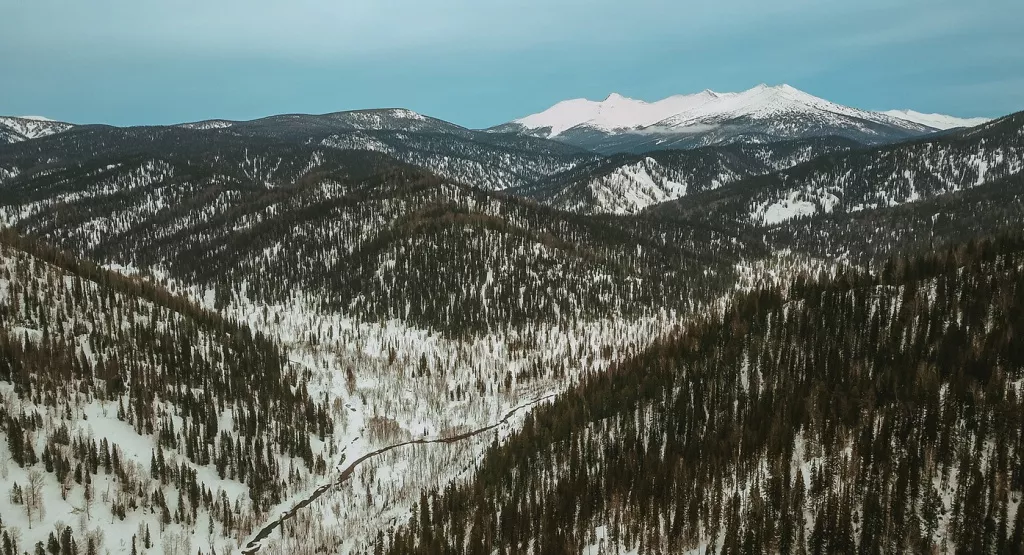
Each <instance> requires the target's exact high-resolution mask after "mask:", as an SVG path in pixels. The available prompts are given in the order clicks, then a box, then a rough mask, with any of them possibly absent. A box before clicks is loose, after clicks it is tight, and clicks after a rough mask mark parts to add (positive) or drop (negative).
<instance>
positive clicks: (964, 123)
mask: <svg viewBox="0 0 1024 555" xmlns="http://www.w3.org/2000/svg"><path fill="white" fill-rule="evenodd" d="M882 113H883V114H885V115H887V116H892V117H894V118H899V119H902V120H906V121H912V122H914V123H920V124H921V125H927V126H928V127H934V128H935V129H942V130H946V129H956V128H958V127H974V126H976V125H981V124H983V123H986V122H989V121H992V120H990V119H989V118H958V117H955V116H947V115H945V114H922V113H921V112H915V111H914V110H888V111H885V112H882Z"/></svg>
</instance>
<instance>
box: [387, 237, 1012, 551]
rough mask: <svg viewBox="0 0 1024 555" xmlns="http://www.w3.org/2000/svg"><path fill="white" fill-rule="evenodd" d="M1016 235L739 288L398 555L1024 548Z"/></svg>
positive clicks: (418, 515) (583, 393) (572, 404)
mask: <svg viewBox="0 0 1024 555" xmlns="http://www.w3.org/2000/svg"><path fill="white" fill-rule="evenodd" d="M1022 284H1024V237H1021V236H1012V237H1000V238H997V239H993V240H988V241H983V242H981V243H979V244H974V243H971V244H968V245H965V246H961V247H957V248H949V249H944V250H942V251H940V252H939V253H937V254H935V255H933V256H928V257H923V258H911V259H903V258H900V259H894V260H893V261H891V262H890V263H889V264H887V265H885V266H884V268H883V269H882V270H881V271H880V272H879V273H878V274H876V275H868V274H863V273H855V272H844V273H841V274H840V275H838V276H836V278H835V279H832V280H812V279H807V278H800V279H798V280H797V281H796V283H794V284H793V286H792V287H791V288H789V290H788V291H786V292H781V291H778V290H762V291H756V292H753V293H750V294H747V295H745V296H743V297H741V298H738V299H737V300H736V301H735V303H734V304H733V307H732V308H731V309H730V310H729V311H728V312H727V313H726V314H725V315H724V316H723V317H722V318H720V319H719V318H715V319H713V320H711V321H708V322H705V323H697V324H694V325H692V326H690V327H689V328H688V329H686V330H685V331H683V332H682V333H681V334H679V335H678V336H676V337H674V338H672V339H669V340H666V341H663V342H660V343H658V344H656V345H655V346H654V347H652V348H651V349H649V350H648V351H646V352H644V353H642V354H641V355H639V356H638V357H636V358H634V359H631V360H628V361H627V362H624V363H622V364H619V365H617V366H616V367H614V368H613V369H612V370H611V371H609V372H608V373H605V374H600V375H594V376H591V377H590V378H589V379H587V380H586V381H585V382H584V383H583V384H582V385H581V386H580V387H579V388H577V389H576V390H574V391H572V392H570V393H568V394H566V395H565V396H563V397H562V398H560V399H559V400H558V401H557V402H556V403H554V404H552V405H550V406H547V407H544V408H541V409H538V410H537V411H536V412H535V413H533V414H531V416H530V417H529V418H528V419H527V422H526V424H525V426H524V428H523V430H522V431H521V433H519V434H517V435H516V436H514V437H512V438H511V439H510V440H509V441H507V442H506V443H504V444H502V445H497V444H496V445H495V446H493V447H492V448H491V450H490V451H489V453H488V455H487V456H486V457H485V459H484V461H483V463H482V464H481V467H480V469H479V471H478V473H477V474H476V476H475V478H474V479H473V481H471V482H470V483H469V484H467V485H465V486H461V487H456V486H450V487H449V488H448V489H447V490H446V491H444V492H434V493H431V494H429V495H425V496H424V498H423V499H422V500H421V502H420V503H419V505H418V507H417V509H416V510H415V512H414V515H413V516H412V518H411V519H410V521H409V523H408V525H406V526H404V527H402V528H400V529H399V530H397V531H394V532H393V533H392V534H391V536H390V537H385V536H382V537H381V538H380V539H379V545H380V547H381V548H382V549H384V550H386V551H387V552H389V553H394V554H399V553H401V554H408V553H494V552H495V551H497V552H498V553H509V554H511V553H545V554H549V553H578V552H579V551H580V549H581V548H582V547H584V546H586V545H594V543H595V538H596V534H595V528H596V527H598V526H603V527H604V528H603V529H604V530H605V531H606V535H605V536H604V542H605V543H604V545H603V546H602V549H603V550H604V552H605V553H614V552H616V551H615V550H616V549H627V548H628V549H639V550H640V553H642V554H649V553H676V552H680V551H681V550H683V549H690V548H696V547H699V546H709V547H710V548H711V549H712V550H716V551H720V552H723V553H764V552H775V551H777V552H782V553H855V552H856V553H892V552H907V551H916V552H931V551H932V550H933V549H938V550H946V549H949V550H952V549H955V550H956V551H957V552H964V553H1010V552H1013V553H1019V552H1024V511H1022V510H1019V509H1018V507H1020V504H1021V495H1022V492H1024V436H1022V434H1024V404H1022V397H1021V395H1022V393H1024V391H1022V390H1021V383H1022V379H1024V342H1022V341H1020V334H1021V332H1024V285H1022Z"/></svg>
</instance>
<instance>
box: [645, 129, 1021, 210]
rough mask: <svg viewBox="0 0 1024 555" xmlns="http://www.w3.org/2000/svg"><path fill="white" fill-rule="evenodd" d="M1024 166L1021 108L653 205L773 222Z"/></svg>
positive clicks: (914, 194) (914, 195) (940, 189)
mask: <svg viewBox="0 0 1024 555" xmlns="http://www.w3.org/2000/svg"><path fill="white" fill-rule="evenodd" d="M1022 170H1024V113H1017V114H1013V115H1010V116H1006V117H1004V118H1001V119H998V120H995V121H993V122H990V123H986V124H984V125H981V126H978V127H975V128H970V129H965V130H961V131H957V132H952V133H948V134H943V135H939V136H932V137H928V138H924V139H920V140H917V141H913V142H908V143H899V144H895V145H889V146H883V147H877V148H872V149H858V150H851V151H848V152H840V153H833V154H828V155H825V156H822V157H819V158H817V159H814V160H811V161H809V162H807V163H804V164H800V165H798V166H795V167H793V168H790V169H788V170H783V171H780V172H776V173H771V174H767V175H763V176H756V177H752V178H749V179H745V180H743V181H742V182H739V183H736V184H735V186H733V187H728V188H720V189H716V190H712V191H707V192H704V193H701V194H697V195H688V196H687V197H685V198H683V199H681V200H677V201H674V202H670V203H666V204H663V205H660V206H658V207H656V208H655V209H654V210H655V211H657V212H658V213H660V214H662V215H674V216H682V217H686V218H691V219H698V220H701V221H707V222H714V223H717V224H720V225H721V224H724V223H725V222H734V223H736V224H739V225H754V226H772V225H776V224H779V223H782V222H786V221H788V220H791V219H793V218H798V217H806V216H812V215H820V214H831V213H854V212H860V211H870V210H875V209H881V208H888V207H892V206H897V205H900V204H907V203H914V202H918V201H921V200H927V199H930V198H935V197H938V196H940V195H944V194H950V193H956V192H960V191H966V190H969V189H972V188H974V187H978V186H981V185H985V184H988V183H993V182H996V181H999V180H1001V179H1005V178H1007V177H1010V176H1013V175H1016V174H1019V173H1020V172H1021V171H1022Z"/></svg>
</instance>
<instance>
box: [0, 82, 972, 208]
mask: <svg viewBox="0 0 1024 555" xmlns="http://www.w3.org/2000/svg"><path fill="white" fill-rule="evenodd" d="M987 121H989V120H987V119H985V118H974V119H963V118H956V117H953V116H946V115H941V114H923V113H920V112H915V111H911V110H902V111H889V112H871V111H865V110H858V109H855V108H850V107H846V106H842V105H839V104H835V103H833V102H829V101H827V100H824V99H821V98H817V97H815V96H812V95H810V94H807V93H804V92H802V91H799V90H797V89H795V88H793V87H790V86H788V85H779V86H767V85H759V86H757V87H754V88H752V89H749V90H747V91H743V92H739V93H717V92H714V91H710V90H705V91H702V92H700V93H697V94H692V95H677V96H671V97H669V98H666V99H664V100H660V101H658V102H652V103H648V102H644V101H640V100H633V99H629V98H625V97H623V96H620V95H617V94H612V95H610V96H609V97H608V98H607V99H605V100H604V101H601V102H593V101H589V100H584V99H577V100H567V101H564V102H560V103H558V104H556V105H555V106H553V107H551V108H550V109H548V110H545V111H544V112H541V113H539V114H534V115H531V116H527V117H524V118H520V119H518V120H515V121H513V122H510V123H507V124H504V125H500V126H497V127H493V128H490V129H486V130H473V129H468V128H465V127H462V126H459V125H456V124H453V123H449V122H446V121H443V120H440V119H436V118H432V117H429V116H425V115H422V114H419V113H416V112H413V111H411V110H407V109H402V108H386V109H371V110H356V111H348V112H335V113H329V114H321V115H310V114H283V115H276V116H270V117H266V118H260V119H255V120H249V121H231V120H226V119H211V120H204V121H198V122H190V123H182V124H177V125H170V126H149V127H113V126H106V125H74V124H70V123H65V122H59V121H54V120H50V119H46V118H41V117H37V116H23V117H0V144H3V143H7V144H9V145H10V146H11V150H9V151H8V152H6V153H4V152H0V183H2V182H4V181H10V180H13V179H14V178H15V177H17V176H19V175H20V174H23V173H25V172H31V171H33V170H38V168H40V167H41V166H40V164H43V163H46V164H50V165H53V164H58V163H60V164H68V163H72V164H76V163H78V162H80V161H84V160H92V159H95V158H97V157H100V156H102V157H123V156H127V155H131V156H139V157H142V158H144V159H147V160H150V161H153V162H154V163H155V162H156V161H159V160H167V159H168V156H173V157H175V158H176V159H177V160H179V161H180V160H181V159H188V157H193V156H197V155H200V154H201V153H202V152H205V151H206V150H208V149H210V148H218V149H224V148H230V149H232V151H235V152H237V151H241V152H242V153H243V156H242V158H245V157H246V155H245V152H252V151H253V150H254V149H255V148H272V149H278V148H279V147H280V145H283V144H288V145H292V146H291V147H288V148H287V149H285V150H289V149H292V148H294V146H295V145H302V146H303V149H304V152H306V154H304V156H305V155H308V156H318V157H322V156H323V152H324V151H325V150H331V151H339V150H340V151H346V150H349V151H364V152H374V153H380V154H383V155H386V156H388V157H390V158H393V159H395V160H396V161H399V162H402V163H404V164H408V165H410V166H415V167H419V168H422V169H424V170H427V171H428V172H430V173H432V174H434V175H437V176H439V177H441V178H444V179H448V180H451V181H454V182H457V183H460V184H464V185H469V186H473V187H477V188H480V189H484V190H489V191H506V192H509V193H512V194H515V195H518V196H522V197H526V198H530V199H532V200H535V201H537V202H540V203H542V204H546V205H549V206H552V207H555V208H560V209H563V210H567V211H570V212H577V213H582V214H600V213H613V214H635V213H639V212H640V211H642V210H645V209H646V208H648V207H650V206H652V205H655V204H659V203H663V202H668V201H672V200H675V199H678V198H681V197H683V196H687V195H693V194H695V193H700V192H705V191H711V190H714V189H717V188H719V187H722V186H724V185H727V184H730V183H733V182H737V181H740V180H744V179H747V178H750V177H753V176H759V175H765V174H769V173H772V172H778V171H780V170H785V169H787V168H790V167H792V166H795V165H798V164H802V163H804V162H807V161H809V160H812V159H815V158H818V157H820V156H823V155H827V154H833V153H839V152H843V151H850V150H858V149H861V148H865V147H872V146H880V145H885V144H891V143H898V142H901V141H907V140H915V139H920V138H932V137H940V136H944V135H948V134H951V133H954V132H955V130H956V129H958V128H963V127H972V126H977V125H979V124H983V123H985V122H987ZM72 131H73V132H72ZM40 141H43V142H40ZM26 142H28V143H30V144H31V145H32V146H26V147H25V148H21V147H20V146H19V145H18V143H26ZM274 145H277V146H274ZM318 152H319V154H318ZM246 163H248V162H247V161H245V160H242V161H241V162H240V164H241V165H244V164H246ZM265 163H268V164H270V163H272V164H276V165H280V164H282V163H283V162H282V160H268V161H265ZM310 163H312V162H310ZM256 170H260V171H264V172H270V173H273V172H274V171H275V170H274V169H273V168H271V167H269V166H268V167H263V168H253V171H256ZM278 178H279V176H277V177H275V179H278ZM774 213H775V212H771V214H774ZM787 213H788V212H787ZM767 217H768V218H769V219H771V215H769V216H767Z"/></svg>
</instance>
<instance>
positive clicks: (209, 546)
mask: <svg viewBox="0 0 1024 555" xmlns="http://www.w3.org/2000/svg"><path fill="white" fill-rule="evenodd" d="M305 382H306V376H305V375H304V373H303V372H302V371H299V370H297V369H296V368H295V367H293V366H292V365H290V364H289V363H288V361H287V358H286V356H285V353H284V352H283V351H282V349H281V348H280V347H279V345H278V344H277V343H276V342H275V341H274V340H273V339H270V338H267V337H264V336H263V335H261V334H259V333H253V332H251V331H250V330H249V329H248V328H247V327H245V326H243V325H239V324H237V323H235V322H232V321H230V320H227V319H225V318H224V317H222V316H220V315H218V314H216V313H213V312H210V311H207V310H204V309H201V308H199V307H198V306H197V305H195V304H194V303H193V302H192V301H189V300H187V299H184V298H182V297H177V296H174V295H171V294H170V293H168V292H167V291H165V290H162V289H161V288H159V287H156V286H153V285H152V284H149V283H145V282H142V281H138V280H135V279H131V278H127V277H124V276H122V275H119V274H115V273H113V272H110V271H107V270H104V269H101V268H99V267H97V266H96V265H95V264H93V263H91V262H88V261H82V260H78V259H75V258H73V257H70V256H67V255H64V254H62V253H60V252H59V251H56V250H53V249H52V248H49V247H46V246H43V245H40V244H38V243H36V242H35V241H33V240H30V239H26V238H23V237H20V236H17V235H15V234H12V233H11V232H9V231H3V232H2V233H0V395H2V399H3V402H2V403H0V431H2V432H3V435H4V436H5V438H6V441H5V444H4V445H2V446H0V476H2V478H3V482H4V484H5V491H4V495H3V497H2V499H0V514H2V519H3V520H2V525H3V526H0V528H4V527H6V528H4V529H3V531H2V533H0V536H2V542H3V544H2V552H3V553H5V554H6V553H20V552H22V551H34V550H35V549H36V548H35V546H36V544H37V543H38V542H42V543H40V545H46V543H47V542H48V541H49V542H50V543H51V547H52V542H53V541H54V540H53V539H49V540H48V536H49V538H54V536H53V534H54V533H56V537H57V538H58V540H57V541H58V542H59V544H58V548H59V549H61V550H66V551H62V552H64V553H73V552H75V551H73V550H72V547H71V545H70V544H69V543H68V542H72V541H73V542H77V546H78V547H77V550H78V551H77V552H80V553H90V554H91V553H103V552H105V550H114V549H115V548H116V547H117V545H111V544H107V545H106V547H104V545H103V542H104V535H105V534H109V535H110V536H112V539H111V541H115V542H125V541H126V540H128V539H132V543H133V549H137V550H139V551H142V550H144V549H148V548H150V547H151V546H152V545H155V544H158V543H159V544H161V545H162V549H163V552H164V553H165V554H169V553H180V554H181V555H191V554H192V553H195V552H196V550H195V548H191V549H190V548H189V547H187V546H189V545H192V546H195V547H198V549H199V550H200V552H203V553H212V552H214V551H218V552H224V551H225V550H230V549H231V545H232V543H231V541H232V538H234V541H235V542H238V541H240V539H241V538H242V537H244V536H245V535H246V534H248V533H249V531H250V530H251V528H252V527H253V526H254V525H255V524H256V523H258V522H259V520H261V519H262V518H263V516H264V515H266V513H267V511H268V510H269V509H270V508H271V507H272V506H273V505H276V504H278V503H280V502H281V501H282V499H284V498H285V497H287V496H288V495H289V494H290V493H291V492H292V491H293V489H294V488H296V487H302V486H304V485H305V484H306V483H307V482H308V481H309V480H310V479H311V478H313V477H315V476H318V475H322V474H324V473H325V472H326V471H327V470H328V468H327V463H326V462H325V457H326V456H329V455H330V453H328V450H329V449H330V446H329V442H325V439H326V438H329V437H330V436H331V434H332V431H333V419H332V417H331V416H330V414H329V410H328V407H327V406H326V405H325V404H324V400H323V399H318V400H317V399H313V398H311V397H310V395H309V394H308V392H307V389H306V385H305ZM254 391H259V395H253V392H254ZM47 515H49V517H48V518H47ZM54 522H56V523H62V524H60V525H58V526H56V529H55V528H54V526H50V525H49V524H46V523H54ZM65 535H66V536H67V537H65ZM121 548H124V545H123V544H121Z"/></svg>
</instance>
